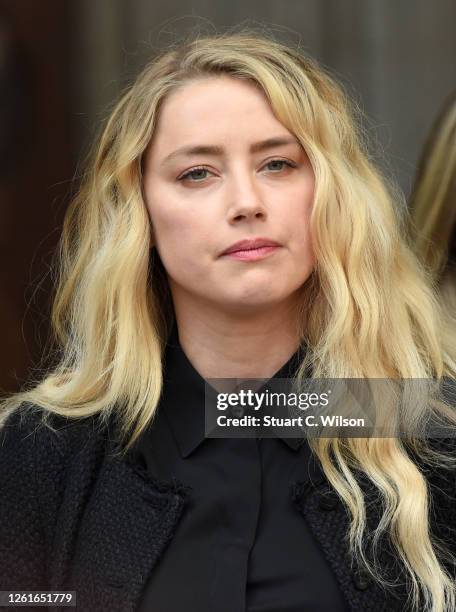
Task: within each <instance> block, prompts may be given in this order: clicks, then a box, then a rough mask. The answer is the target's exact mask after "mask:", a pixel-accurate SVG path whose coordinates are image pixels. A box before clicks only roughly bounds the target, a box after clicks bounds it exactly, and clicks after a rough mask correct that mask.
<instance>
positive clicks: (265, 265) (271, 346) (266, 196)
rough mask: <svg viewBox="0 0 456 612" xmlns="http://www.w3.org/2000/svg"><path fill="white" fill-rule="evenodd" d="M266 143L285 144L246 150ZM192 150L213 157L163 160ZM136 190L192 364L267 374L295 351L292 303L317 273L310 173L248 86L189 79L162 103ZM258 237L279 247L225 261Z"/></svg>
mask: <svg viewBox="0 0 456 612" xmlns="http://www.w3.org/2000/svg"><path fill="white" fill-rule="evenodd" d="M273 137H277V138H281V139H284V140H288V141H289V142H287V143H284V144H273V145H272V146H268V147H267V148H266V147H264V148H262V149H261V150H260V149H259V148H257V149H256V150H253V151H252V150H251V147H252V145H253V144H255V143H258V142H262V141H265V140H267V139H270V138H273ZM195 145H218V146H219V147H221V149H222V151H221V152H220V153H219V154H215V153H214V152H212V153H209V152H199V153H186V154H184V153H181V154H177V153H176V154H175V155H173V156H172V157H169V156H170V155H171V154H172V153H175V152H176V151H177V149H181V148H182V147H187V146H195ZM288 164H290V165H288ZM189 172H190V174H188V173H189ZM183 175H187V176H183ZM179 179H180V180H179ZM144 195H145V200H146V205H147V208H148V211H149V215H150V219H151V227H152V241H153V244H154V246H155V248H156V249H157V251H158V254H159V256H160V258H161V260H162V262H163V265H164V267H165V269H166V272H167V275H168V281H169V286H170V290H171V294H172V298H173V303H174V309H175V313H176V322H177V327H178V332H179V339H180V342H181V345H182V348H183V350H184V352H185V353H186V355H187V357H188V358H189V360H190V361H191V363H192V364H193V366H194V367H195V369H196V370H197V371H198V372H199V373H200V374H201V376H203V377H205V378H244V377H245V378H268V377H270V376H272V375H273V374H274V373H275V372H277V370H278V369H280V367H281V366H282V365H283V364H284V363H285V362H286V361H287V360H288V359H289V358H290V357H291V355H292V354H293V353H294V352H295V351H296V349H297V348H298V345H299V339H298V333H297V327H296V322H297V314H296V306H297V304H298V297H299V292H300V288H301V287H302V285H303V284H304V282H305V281H306V280H307V278H308V277H309V276H310V274H311V273H312V270H313V267H314V256H313V251H312V245H311V236H310V232H309V218H310V213H311V208H312V203H313V197H314V174H313V170H312V166H311V164H310V162H309V159H308V157H307V155H306V153H305V151H304V149H303V148H302V146H301V145H300V143H299V142H298V141H297V140H296V138H295V137H294V135H293V134H292V133H291V132H290V131H289V130H288V129H287V128H285V126H284V125H283V124H282V123H281V122H279V121H278V119H277V118H276V117H275V116H274V114H273V112H272V110H271V107H270V106H269V104H268V101H267V99H266V98H265V96H264V94H263V93H261V92H260V91H258V90H257V89H256V88H255V87H253V86H252V85H251V84H250V83H246V82H243V81H240V80H237V79H234V78H232V77H229V76H226V75H225V76H221V77H210V78H206V79H202V80H199V81H194V82H191V83H189V84H187V85H185V86H184V87H183V88H181V89H179V90H177V91H175V92H173V93H172V94H171V95H170V96H169V97H168V98H167V99H166V100H165V102H164V104H163V106H162V108H161V111H160V116H159V121H158V125H157V128H156V131H155V134H154V137H153V139H152V141H151V143H150V145H149V148H148V151H147V153H146V157H145V165H144ZM258 237H263V238H268V239H271V240H273V241H275V242H276V243H277V244H278V246H277V247H276V248H275V249H273V250H272V252H269V253H268V254H267V255H266V256H261V257H259V258H257V259H255V260H240V259H239V258H236V257H234V256H227V255H222V253H223V251H225V250H226V249H227V248H228V247H230V246H231V245H233V244H234V243H236V242H237V241H239V240H243V239H253V238H258Z"/></svg>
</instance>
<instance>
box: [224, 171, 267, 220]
mask: <svg viewBox="0 0 456 612" xmlns="http://www.w3.org/2000/svg"><path fill="white" fill-rule="evenodd" d="M228 189H229V193H230V205H229V209H228V218H229V222H230V223H239V222H240V221H242V220H244V221H245V220H247V221H250V220H252V219H258V220H265V219H266V207H265V205H264V202H263V198H262V197H261V194H260V192H259V190H258V187H257V186H256V185H255V178H254V177H250V176H243V177H239V176H238V177H237V178H235V179H234V180H233V181H232V183H231V185H229V187H228Z"/></svg>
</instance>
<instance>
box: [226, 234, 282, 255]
mask: <svg viewBox="0 0 456 612" xmlns="http://www.w3.org/2000/svg"><path fill="white" fill-rule="evenodd" d="M276 246H280V244H279V243H278V242H276V241H275V240H270V239H269V238H253V239H252V238H251V239H247V240H239V241H238V242H235V243H234V244H232V245H231V246H230V247H228V248H227V249H226V250H225V251H223V253H222V255H229V254H230V253H236V252H238V251H252V250H254V249H259V248H261V247H276Z"/></svg>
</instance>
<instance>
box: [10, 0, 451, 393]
mask: <svg viewBox="0 0 456 612" xmlns="http://www.w3.org/2000/svg"><path fill="white" fill-rule="evenodd" d="M455 23H456V2H455V1H454V0H433V1H432V2H429V1H428V0H401V1H399V2H398V1H397V0H344V1H343V2H341V1H340V0H281V1H280V2H279V1H277V0H275V1H272V0H250V2H245V1H242V0H230V2H227V1H226V0H212V1H211V2H210V1H208V0H193V1H192V2H190V1H187V0H168V1H167V2H166V3H164V2H157V1H153V0H40V1H37V0H0V210H1V217H0V252H1V263H2V265H1V268H0V333H1V339H2V342H1V346H2V350H1V351H0V392H9V391H14V390H16V389H18V388H19V386H20V385H21V384H22V383H23V382H24V381H25V380H26V379H27V378H28V376H29V375H30V373H31V372H32V371H33V367H36V366H37V364H38V362H39V359H40V357H41V352H42V348H43V344H44V342H45V340H46V338H47V335H48V327H49V309H50V287H51V285H50V264H51V257H52V253H53V250H54V248H55V245H56V243H57V240H58V238H59V234H60V228H61V223H62V219H63V215H64V212H65V209H66V207H67V205H68V202H69V200H70V198H71V196H72V194H73V193H74V191H75V189H76V188H77V182H78V172H79V164H80V163H81V161H82V159H83V157H84V155H85V154H86V152H87V148H88V145H89V143H90V142H91V140H92V139H93V138H94V136H95V134H96V132H97V129H98V128H99V125H100V122H101V121H102V120H103V119H104V118H105V117H106V115H107V114H108V112H109V109H110V107H111V105H112V104H113V102H114V100H115V98H116V96H117V95H118V93H119V92H120V90H121V89H122V88H123V87H124V86H125V85H127V84H128V83H130V82H131V81H132V80H133V79H134V78H135V76H136V74H137V73H138V72H139V70H140V69H141V68H142V66H143V65H144V63H145V62H146V61H147V60H148V59H149V58H150V57H151V56H152V55H153V54H155V53H156V52H157V51H158V50H160V48H161V47H162V46H164V45H168V44H170V43H171V42H174V41H175V40H179V38H182V37H183V36H187V35H188V34H189V33H191V32H192V31H193V32H194V31H195V30H197V31H200V32H204V33H211V32H213V30H214V28H217V29H224V28H226V27H230V26H234V25H237V24H244V25H246V26H262V25H265V26H266V27H267V28H268V29H269V30H270V31H272V32H273V34H274V35H275V36H276V37H277V38H278V39H281V40H284V41H286V42H291V43H295V44H297V43H299V44H300V46H301V48H302V49H303V50H304V51H307V53H308V54H310V55H311V56H313V57H314V58H315V59H317V60H318V61H319V62H320V63H321V64H322V65H323V66H324V67H325V68H326V69H328V70H329V71H330V72H331V74H332V75H333V76H334V77H335V78H336V79H337V80H338V81H339V82H341V83H342V84H343V85H344V86H345V88H346V90H347V92H348V93H349V94H350V95H351V96H352V98H353V99H354V100H355V102H356V103H357V104H358V105H359V106H360V108H361V109H362V110H363V112H364V113H365V115H366V120H365V128H366V129H367V130H368V131H369V133H370V136H371V139H372V141H373V143H374V145H375V147H374V150H373V154H374V157H375V160H376V162H377V164H378V165H379V166H380V167H381V169H382V171H383V172H384V173H385V174H386V175H388V176H389V177H392V178H393V179H394V180H395V181H396V182H397V183H398V184H399V186H400V187H401V189H402V190H403V191H404V193H405V195H406V197H408V196H409V194H410V192H411V189H412V184H413V177H414V176H415V172H416V168H417V163H418V160H419V157H420V152H421V150H422V148H423V145H424V143H425V140H426V135H427V133H428V131H429V129H430V127H431V126H432V124H433V122H434V120H435V118H436V116H437V115H438V113H439V110H440V108H441V106H442V104H443V102H444V101H445V99H446V98H448V95H449V94H450V92H451V91H452V90H454V87H455V76H456V75H455V57H456V37H455V35H454V25H455Z"/></svg>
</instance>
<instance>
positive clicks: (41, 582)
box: [0, 407, 456, 612]
mask: <svg viewBox="0 0 456 612" xmlns="http://www.w3.org/2000/svg"><path fill="white" fill-rule="evenodd" d="M32 408H33V407H32ZM37 414H38V412H37V411H36V410H34V409H33V410H32V411H29V410H20V411H18V412H16V413H14V414H13V415H12V416H10V417H9V419H8V420H7V422H6V425H5V426H4V427H3V428H2V430H1V432H0V496H1V501H0V590H3V591H5V590H14V591H18V590H52V591H60V592H61V591H70V590H71V591H76V602H77V609H78V610H83V611H84V612H92V611H93V612H104V611H106V612H129V611H132V612H133V611H134V610H135V609H136V606H137V603H138V602H139V598H140V595H141V592H142V590H143V588H144V586H145V583H146V580H147V576H148V574H149V573H150V572H153V570H154V567H155V566H156V565H157V564H158V563H159V562H160V556H161V555H162V553H163V551H164V550H165V548H166V546H167V544H168V543H169V541H170V539H171V538H172V537H173V533H174V531H175V528H176V526H177V524H178V522H179V520H180V518H181V517H182V515H183V513H184V512H185V509H186V496H187V491H188V488H187V487H186V485H185V483H179V482H159V481H156V480H153V479H151V477H150V476H149V475H148V474H147V473H146V472H145V471H144V470H143V469H142V468H141V467H140V466H138V465H135V464H134V462H133V461H132V460H131V459H129V456H128V455H127V456H126V457H123V458H122V457H119V456H118V455H117V456H115V454H114V451H115V450H118V447H116V442H115V441H116V435H115V427H114V426H112V425H109V426H107V427H106V426H105V427H101V426H100V425H99V422H98V421H96V420H95V418H93V417H91V418H85V419H81V420H79V421H69V420H66V419H63V418H60V417H53V421H52V423H53V428H54V430H52V429H49V428H48V427H44V426H41V427H37V424H38V418H37ZM436 442H437V441H436ZM437 443H438V445H439V446H441V445H442V444H444V441H443V440H439V441H438V442H437ZM445 443H447V444H449V445H450V447H451V448H452V449H455V447H456V440H454V439H450V440H448V439H447V440H446V441H445ZM428 478H429V481H430V483H431V487H432V494H433V500H434V501H433V504H432V530H433V533H434V535H435V536H436V537H438V538H442V539H443V540H445V541H446V543H447V544H450V545H451V548H452V550H453V552H454V553H455V554H456V534H455V532H456V475H455V474H454V473H453V472H445V473H442V472H439V473H437V474H431V473H429V476H428ZM361 483H362V487H363V489H364V491H365V493H366V495H367V499H368V522H369V524H370V525H376V524H377V523H378V518H379V515H378V508H379V504H378V500H377V499H376V497H375V494H374V491H373V490H372V489H370V488H369V487H368V486H367V483H366V481H363V480H361ZM290 495H291V496H292V499H293V501H294V503H295V504H296V507H297V508H298V509H299V511H300V512H301V513H302V517H303V520H306V521H307V522H308V525H309V526H310V528H311V530H312V532H313V534H314V536H315V538H316V540H317V541H318V542H319V544H320V545H321V548H322V550H323V552H324V555H325V557H326V558H327V560H328V562H329V564H330V566H331V568H332V570H333V571H334V574H335V576H336V578H337V580H338V582H339V584H340V588H341V592H342V593H343V596H344V597H345V600H346V604H347V610H350V611H353V612H369V611H373V612H393V611H395V610H401V611H404V610H408V609H409V608H407V607H406V594H407V592H406V588H405V585H404V584H402V586H401V581H402V579H403V574H401V572H400V568H399V566H398V565H397V564H396V561H395V557H394V555H392V553H391V550H390V548H389V546H388V545H387V543H385V542H383V543H382V546H381V548H380V550H381V554H380V559H381V562H382V566H383V568H384V570H385V571H386V572H387V576H388V577H389V578H390V579H391V580H397V581H398V586H397V587H395V588H391V589H388V590H384V589H383V588H382V587H380V586H379V585H378V584H377V583H375V582H373V581H372V580H371V579H370V578H369V577H368V576H366V575H365V574H364V573H363V572H361V571H359V570H358V569H357V568H356V567H354V566H353V567H352V566H351V563H350V559H349V558H348V556H347V546H346V540H345V534H346V532H347V526H348V516H347V514H346V512H345V510H344V508H343V506H342V504H341V503H340V502H339V500H338V498H337V496H336V495H335V493H334V492H333V491H332V490H331V487H330V486H329V483H328V482H327V480H326V478H325V476H324V474H323V472H322V471H321V469H320V468H319V466H318V465H317V462H316V461H313V460H312V462H311V465H309V480H308V481H306V482H295V483H291V486H290ZM376 521H377V522H376ZM449 569H450V571H454V570H453V569H452V568H449ZM176 587H178V584H176ZM0 609H1V610H10V608H6V607H1V606H0ZM26 609H36V610H43V609H44V608H43V607H41V608H29V607H28V608H26ZM59 609H60V608H55V607H53V608H52V610H59ZM62 609H63V608H62ZM65 609H68V608H65ZM156 612H160V610H157V611H156ZM188 612H198V611H197V610H194V611H193V610H191V611H188ZM233 612H240V611H236V610H233ZM277 612H280V611H279V610H278V611H277Z"/></svg>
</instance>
